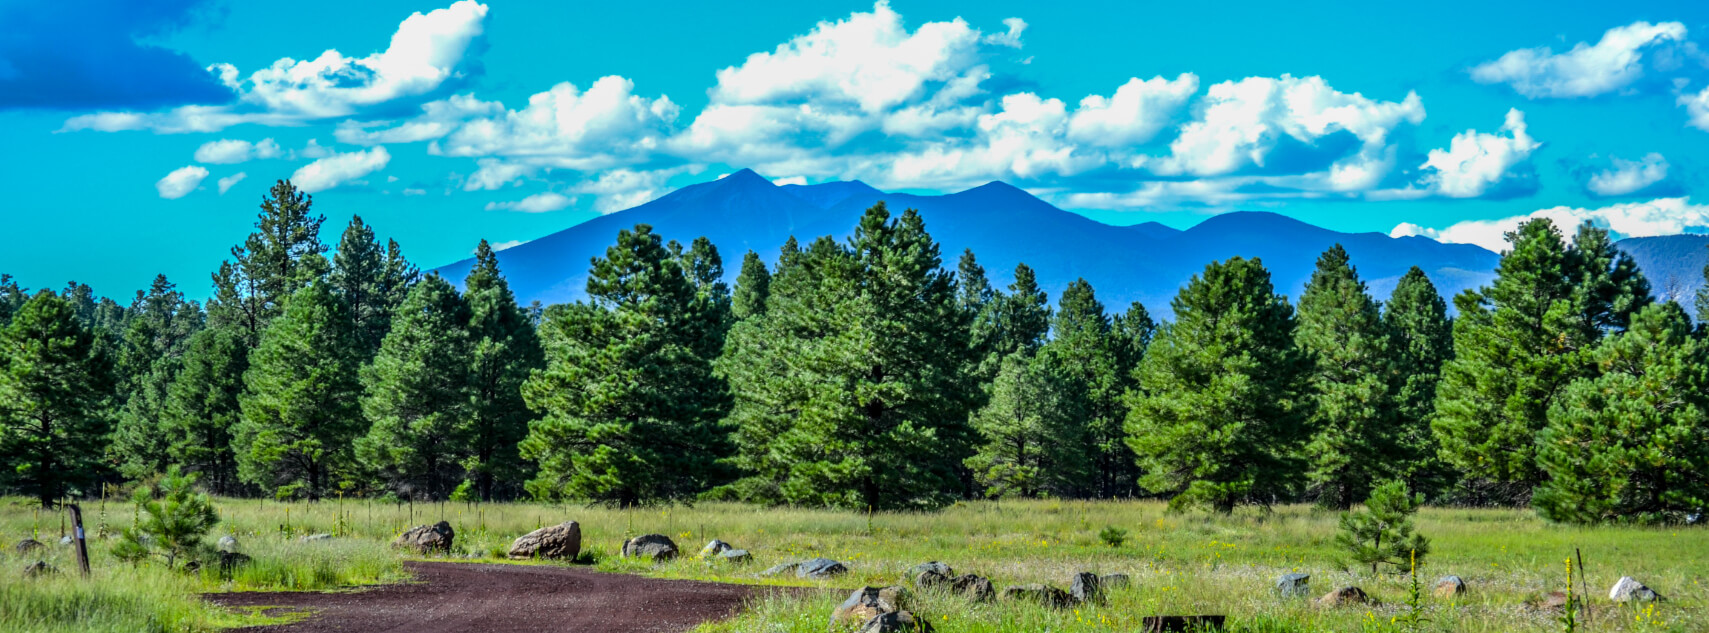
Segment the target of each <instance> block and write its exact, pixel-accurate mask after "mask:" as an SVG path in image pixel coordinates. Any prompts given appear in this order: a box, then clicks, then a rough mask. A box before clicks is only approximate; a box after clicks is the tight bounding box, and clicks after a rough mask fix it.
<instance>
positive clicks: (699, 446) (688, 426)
mask: <svg viewBox="0 0 1709 633" xmlns="http://www.w3.org/2000/svg"><path fill="white" fill-rule="evenodd" d="M683 261H684V260H683V259H681V258H678V257H673V256H672V254H671V253H670V252H669V250H667V249H666V248H665V246H664V245H663V244H661V243H660V239H659V236H658V235H656V234H654V233H653V230H652V227H650V226H648V225H645V224H641V225H636V227H635V229H634V230H632V231H631V230H624V231H620V232H618V236H617V244H616V245H615V246H612V247H611V248H608V249H606V256H605V257H603V258H596V259H595V260H594V261H593V267H592V269H591V270H589V273H588V283H587V294H588V298H589V302H588V303H576V304H574V305H569V306H553V307H552V308H548V309H547V310H546V322H545V324H544V325H543V326H542V330H543V336H544V338H545V343H546V346H545V347H546V357H547V365H546V368H545V369H544V370H542V371H538V372H535V373H534V375H533V376H532V377H530V378H529V379H528V381H527V382H526V383H525V384H524V385H523V397H524V398H525V399H526V400H527V402H528V405H529V407H530V408H532V409H534V410H536V411H539V412H541V413H542V414H543V415H544V417H542V418H540V419H538V420H535V421H534V422H533V423H531V424H530V427H529V433H528V437H527V439H525V440H523V443H522V451H523V456H524V457H526V458H529V459H534V460H537V461H538V462H539V464H540V474H539V475H538V476H537V477H536V478H535V479H534V480H533V481H532V482H530V483H529V489H530V491H531V492H533V493H534V494H535V496H537V497H545V498H553V497H569V498H578V499H590V500H595V501H602V502H606V503H611V504H614V505H618V506H620V507H632V506H635V505H637V504H642V503H651V502H655V501H675V500H681V499H690V498H692V497H693V496H694V495H696V494H698V493H699V492H700V491H701V490H704V489H706V488H707V487H710V485H711V484H713V483H715V480H716V479H718V472H717V470H718V468H717V463H716V459H717V458H718V457H720V456H721V454H722V452H723V451H724V448H723V444H724V442H723V438H722V437H721V433H720V432H719V429H718V420H719V419H720V418H721V417H723V414H724V412H725V411H726V410H727V409H728V406H729V404H728V403H729V394H728V391H727V389H726V387H725V386H724V384H723V381H721V380H719V379H718V378H717V377H715V376H713V374H712V367H711V360H712V357H711V355H712V354H714V353H716V350H717V349H719V348H720V347H721V345H722V341H716V342H717V343H718V344H717V345H713V343H714V341H711V340H709V339H710V338H712V337H711V335H710V334H709V333H710V332H713V331H717V330H718V328H719V327H721V326H722V324H723V318H724V316H723V314H722V313H720V312H719V308H718V307H717V306H716V305H715V302H714V301H711V300H710V299H709V297H710V296H711V295H712V294H714V293H710V292H702V290H701V288H699V285H700V284H701V283H702V282H704V281H706V280H708V279H710V278H711V276H710V274H709V273H708V272H707V270H709V268H708V269H704V270H684V268H683V265H682V264H683ZM703 261H706V260H703ZM725 300H726V301H727V295H726V299H725ZM725 305H726V306H727V305H728V304H727V303H726V304H725Z"/></svg>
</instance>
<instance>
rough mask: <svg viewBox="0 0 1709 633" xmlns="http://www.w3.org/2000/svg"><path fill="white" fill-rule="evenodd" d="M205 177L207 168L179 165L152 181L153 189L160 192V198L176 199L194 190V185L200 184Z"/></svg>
mask: <svg viewBox="0 0 1709 633" xmlns="http://www.w3.org/2000/svg"><path fill="white" fill-rule="evenodd" d="M207 177H208V170H207V168H205V167H202V166H200V165H190V166H187V167H179V168H177V169H174V170H172V173H170V174H167V175H166V177H165V178H161V179H160V181H159V182H156V183H154V190H155V191H158V192H160V197H162V198H165V199H167V200H177V199H179V198H182V197H184V196H187V195H189V194H190V192H192V191H195V190H196V187H198V186H200V185H201V184H202V179H203V178H207Z"/></svg>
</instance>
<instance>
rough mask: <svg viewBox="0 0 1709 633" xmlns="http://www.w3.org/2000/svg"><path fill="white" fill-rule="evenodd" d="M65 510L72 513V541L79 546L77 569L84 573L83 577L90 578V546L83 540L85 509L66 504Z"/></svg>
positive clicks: (73, 504)
mask: <svg viewBox="0 0 1709 633" xmlns="http://www.w3.org/2000/svg"><path fill="white" fill-rule="evenodd" d="M65 509H66V510H69V511H70V512H71V528H72V533H71V539H72V544H73V545H75V546H77V568H78V569H79V570H81V571H82V572H83V577H84V578H88V577H89V545H88V544H87V543H86V542H84V540H83V509H82V508H79V507H77V504H75V503H67V504H65Z"/></svg>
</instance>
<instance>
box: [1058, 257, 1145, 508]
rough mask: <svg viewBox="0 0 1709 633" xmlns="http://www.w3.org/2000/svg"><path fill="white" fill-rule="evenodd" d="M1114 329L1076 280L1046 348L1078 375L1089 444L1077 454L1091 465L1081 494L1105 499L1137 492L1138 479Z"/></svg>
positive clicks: (1076, 380)
mask: <svg viewBox="0 0 1709 633" xmlns="http://www.w3.org/2000/svg"><path fill="white" fill-rule="evenodd" d="M1142 310H1143V308H1142ZM1111 326H1112V324H1111V321H1110V318H1109V317H1108V316H1107V315H1105V314H1104V304H1103V303H1101V302H1099V301H1098V297H1097V293H1096V292H1095V291H1094V290H1093V289H1092V284H1090V283H1088V282H1087V281H1086V280H1085V279H1076V280H1074V282H1073V283H1070V284H1068V288H1066V289H1064V290H1063V291H1062V300H1061V301H1060V302H1059V303H1058V306H1057V311H1056V316H1055V319H1054V320H1053V323H1052V326H1051V331H1052V338H1051V340H1050V342H1049V343H1048V344H1046V345H1045V347H1046V349H1049V350H1051V352H1052V354H1053V355H1055V356H1060V357H1061V358H1062V359H1063V365H1064V366H1065V367H1066V368H1067V370H1068V371H1069V372H1071V373H1072V374H1073V376H1074V382H1073V385H1074V387H1075V388H1076V389H1078V393H1077V394H1076V395H1075V398H1074V399H1075V400H1078V401H1079V402H1080V403H1082V404H1081V406H1080V407H1079V409H1080V410H1081V412H1082V413H1083V414H1084V417H1083V418H1081V419H1080V420H1079V424H1081V425H1082V427H1083V433H1082V437H1081V439H1082V440H1083V441H1084V443H1083V444H1081V445H1078V446H1075V447H1073V450H1076V451H1077V452H1079V454H1080V459H1082V460H1085V461H1087V462H1090V463H1091V465H1092V467H1091V469H1090V473H1088V474H1089V477H1088V478H1087V479H1086V480H1083V481H1081V482H1078V484H1079V485H1078V486H1077V492H1078V494H1081V495H1091V496H1096V497H1100V498H1110V497H1115V496H1117V495H1121V494H1132V493H1133V492H1134V491H1133V490H1132V488H1133V485H1132V484H1133V482H1134V481H1135V480H1136V479H1137V478H1138V477H1139V472H1138V471H1137V469H1136V468H1135V467H1134V463H1133V451H1131V450H1129V449H1128V447H1127V444H1126V440H1127V434H1126V432H1125V431H1123V430H1122V425H1123V423H1124V421H1125V419H1126V418H1127V405H1126V404H1124V403H1123V402H1122V398H1123V396H1124V395H1125V394H1126V392H1127V388H1128V380H1127V378H1126V376H1124V375H1123V372H1122V367H1121V365H1120V361H1121V359H1120V358H1119V355H1118V352H1117V349H1116V346H1117V345H1119V344H1120V341H1118V339H1116V338H1114V336H1113V335H1112V334H1111Z"/></svg>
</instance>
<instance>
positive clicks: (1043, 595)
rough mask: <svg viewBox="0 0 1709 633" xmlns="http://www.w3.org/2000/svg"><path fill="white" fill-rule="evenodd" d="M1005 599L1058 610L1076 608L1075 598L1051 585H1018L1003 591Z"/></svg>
mask: <svg viewBox="0 0 1709 633" xmlns="http://www.w3.org/2000/svg"><path fill="white" fill-rule="evenodd" d="M1003 599H1004V600H1010V601H1016V602H1032V603H1035V604H1039V605H1043V606H1046V607H1052V608H1057V609H1062V608H1067V607H1071V606H1074V596H1070V595H1068V592H1066V591H1063V590H1061V589H1057V588H1056V587H1052V586H1050V585H1040V584H1031V585H1017V586H1014V587H1007V588H1004V589H1003Z"/></svg>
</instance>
